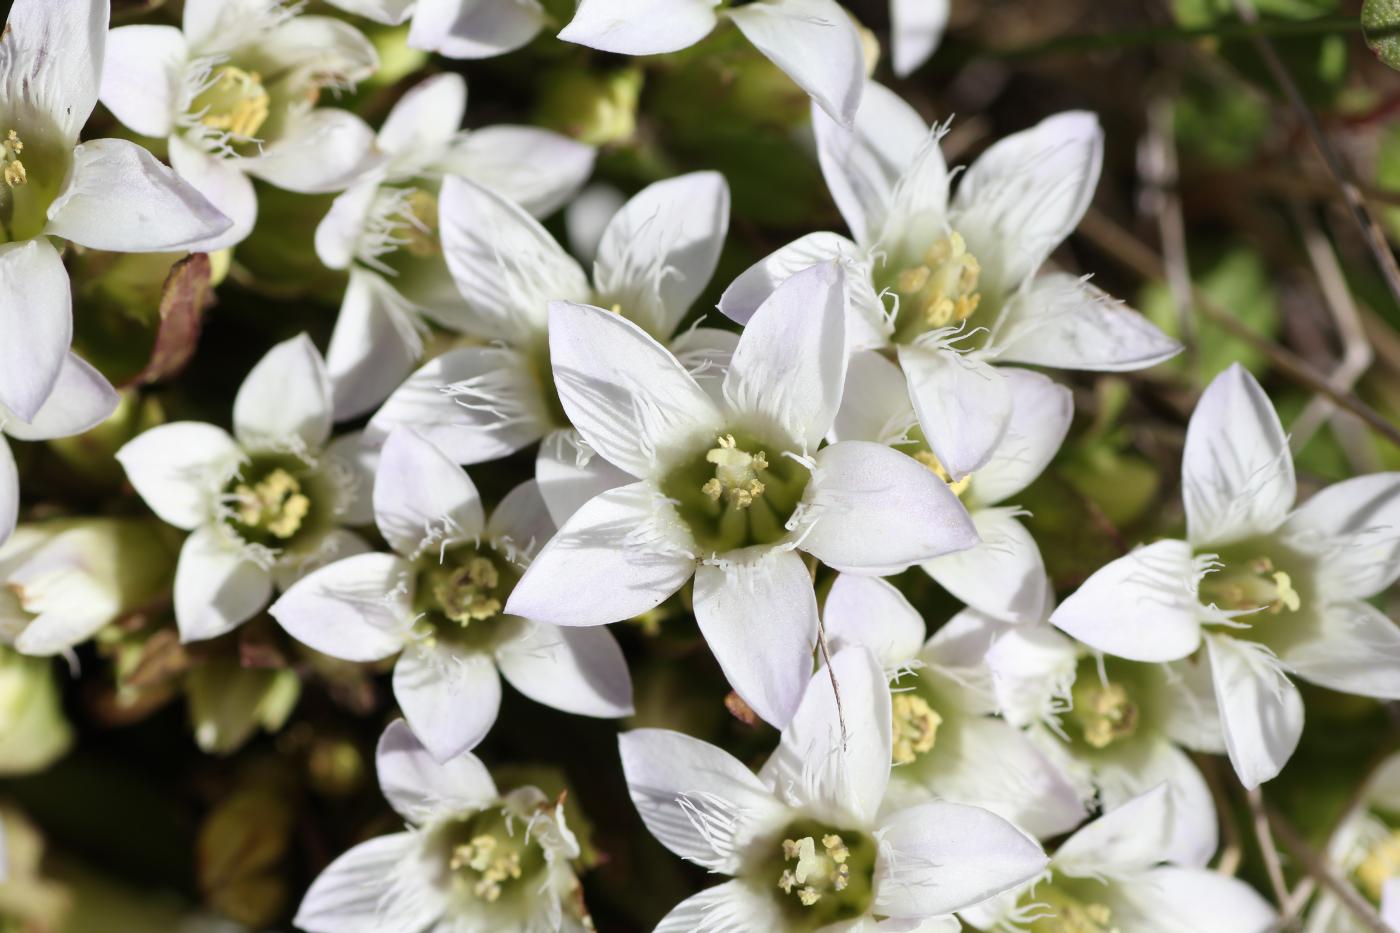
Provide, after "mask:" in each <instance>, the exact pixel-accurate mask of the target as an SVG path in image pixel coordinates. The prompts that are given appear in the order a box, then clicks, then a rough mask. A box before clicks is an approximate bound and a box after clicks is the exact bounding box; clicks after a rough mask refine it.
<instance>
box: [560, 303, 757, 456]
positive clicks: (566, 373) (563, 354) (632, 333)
mask: <svg viewBox="0 0 1400 933" xmlns="http://www.w3.org/2000/svg"><path fill="white" fill-rule="evenodd" d="M549 351H550V358H551V359H552V360H553V364H554V382H555V385H556V387H557V388H558V390H559V401H560V402H561V403H562V404H563V406H564V411H565V412H567V413H568V416H569V421H570V422H572V423H573V425H574V427H575V428H577V429H578V432H579V434H581V435H583V438H584V440H585V441H587V442H588V445H589V446H590V447H592V448H593V449H594V450H596V451H598V453H600V454H602V455H603V456H604V457H606V458H607V459H608V460H609V461H610V462H611V463H612V464H613V465H614V466H617V467H620V468H621V469H623V470H626V471H627V472H628V473H631V474H632V475H633V476H637V477H644V476H651V475H652V474H654V473H656V472H657V470H658V469H665V468H666V467H668V466H670V465H671V464H670V463H668V462H666V461H665V460H663V459H662V458H666V457H675V456H677V455H680V456H687V455H693V454H694V451H696V450H697V448H698V449H701V450H703V449H704V447H703V446H701V445H705V444H706V442H707V441H708V442H709V443H711V444H712V443H713V438H714V437H715V435H716V434H718V433H719V431H720V429H721V427H722V421H721V416H720V413H719V410H718V409H717V408H716V407H715V404H714V403H713V402H712V401H710V397H709V396H708V395H706V394H705V391H704V390H703V389H701V388H700V386H698V385H696V383H695V380H694V379H693V378H691V376H690V374H689V373H687V372H686V371H685V368H684V367H682V366H681V364H680V362H679V361H677V360H676V358H675V357H674V356H672V355H671V352H670V351H669V350H667V349H666V348H665V347H663V346H662V345H661V344H659V343H657V342H656V341H655V340H654V339H652V338H651V336H649V335H648V334H647V333H646V332H645V331H643V330H642V329H641V328H640V327H638V326H637V325H636V324H634V323H632V322H631V321H629V320H627V319H626V318H624V317H622V316H620V315H617V314H611V313H609V312H607V311H604V310H602V309H601V308H595V307H592V306H591V305H580V304H573V303H569V302H551V303H550V312H549ZM742 352H743V344H742V342H741V343H740V349H739V351H738V353H736V354H735V358H736V359H737V358H738V356H739V354H741V353H742ZM730 373H731V374H732V373H733V369H731V370H730Z"/></svg>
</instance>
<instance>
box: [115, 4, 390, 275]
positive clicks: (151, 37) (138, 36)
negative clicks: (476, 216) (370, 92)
mask: <svg viewBox="0 0 1400 933" xmlns="http://www.w3.org/2000/svg"><path fill="white" fill-rule="evenodd" d="M184 7H185V11H184V22H183V26H182V28H180V29H177V28H176V27H174V26H147V25H142V26H123V27H121V28H119V29H113V30H112V31H111V33H110V34H109V35H108V37H107V61H106V66H105V67H104V68H103V69H102V103H103V104H105V105H106V106H107V108H108V109H109V110H111V111H112V113H113V115H115V116H116V118H117V119H118V120H121V121H122V123H124V124H126V126H127V127H129V128H130V129H131V130H133V131H134V132H137V133H140V134H141V135H143V136H159V137H166V138H167V139H168V142H169V145H170V161H171V164H172V165H174V166H175V171H177V172H179V173H180V176H181V177H182V178H185V179H187V180H188V181H189V183H190V184H192V185H194V186H195V187H196V188H198V189H199V190H200V192H202V193H203V194H204V195H205V196H206V197H208V198H209V200H210V201H212V202H213V203H214V204H215V205H216V206H217V207H218V208H219V210H221V211H223V212H224V213H225V214H227V215H228V216H229V217H230V218H232V220H233V226H232V227H231V228H229V229H227V230H225V231H222V232H221V233H220V235H218V236H213V237H210V238H209V239H207V240H206V241H205V242H203V243H201V244H200V246H199V248H200V249H203V250H215V249H222V248H224V247H228V246H233V245H234V244H236V243H239V242H241V241H242V240H243V239H244V238H245V237H247V236H248V234H249V232H250V231H251V230H252V229H253V223H254V222H255V221H256V220H257V214H258V202H257V196H256V194H255V193H254V190H253V184H252V182H251V181H250V180H249V179H248V177H247V176H248V175H253V176H255V177H257V178H260V179H262V180H263V181H266V182H270V183H271V184H274V185H277V186H278V187H279V188H286V189H287V190H289V191H298V192H302V193H320V192H328V191H339V190H341V189H343V188H344V187H345V186H346V185H348V184H350V182H351V181H353V180H354V179H355V178H356V177H357V176H358V175H359V174H360V173H362V172H363V171H365V170H366V169H367V168H368V167H370V166H371V165H372V164H373V163H374V161H375V159H376V155H375V153H374V151H373V142H374V134H373V132H372V131H371V130H370V128H369V127H368V126H366V125H365V122H364V121H363V120H361V119H360V118H359V117H357V116H356V115H355V114H353V113H351V112H350V111H348V110H341V109H338V108H333V107H317V106H316V104H317V103H318V101H319V99H320V97H321V95H322V94H323V93H324V92H326V91H327V90H330V91H333V92H339V91H342V90H348V89H350V88H352V87H353V86H354V84H355V82H357V81H360V80H362V79H364V78H367V77H369V76H370V75H372V74H373V73H374V72H375V70H376V69H377V68H378V67H379V56H378V55H377V53H376V52H375V50H374V46H373V45H371V44H370V42H369V40H368V39H366V38H365V36H364V35H363V34H361V33H360V31H359V30H358V29H356V28H355V27H353V26H351V25H350V24H349V23H345V22H342V21H340V20H337V19H333V18H331V17H327V16H300V15H298V14H299V12H300V10H301V7H302V4H300V3H294V2H289V0H186V2H185V5H184Z"/></svg>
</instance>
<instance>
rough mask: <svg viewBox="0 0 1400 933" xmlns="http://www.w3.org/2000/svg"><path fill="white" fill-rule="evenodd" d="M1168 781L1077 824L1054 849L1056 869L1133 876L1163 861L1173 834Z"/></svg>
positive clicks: (1075, 874) (1082, 874) (1080, 873)
mask: <svg viewBox="0 0 1400 933" xmlns="http://www.w3.org/2000/svg"><path fill="white" fill-rule="evenodd" d="M1171 816H1172V809H1171V796H1170V794H1169V792H1168V789H1167V785H1165V784H1158V785H1157V786H1156V787H1154V788H1152V789H1151V790H1149V791H1147V792H1146V793H1143V794H1139V795H1138V796H1137V797H1134V798H1133V799H1132V800H1129V801H1128V802H1127V803H1125V804H1123V805H1122V806H1120V807H1117V808H1116V809H1113V810H1110V811H1108V812H1107V813H1105V814H1104V815H1103V816H1101V817H1099V818H1098V819H1096V820H1094V821H1093V822H1092V823H1089V824H1088V825H1086V826H1085V827H1084V828H1082V829H1080V830H1079V831H1078V832H1076V833H1075V834H1074V835H1073V836H1070V837H1069V838H1068V839H1066V840H1065V841H1064V842H1063V843H1062V844H1061V845H1060V848H1059V849H1057V850H1056V851H1055V870H1056V871H1059V872H1063V873H1064V874H1066V875H1070V876H1071V877H1075V878H1092V877H1108V878H1114V877H1131V876H1132V875H1133V874H1135V873H1137V872H1140V871H1143V870H1145V869H1148V868H1151V867H1152V866H1153V865H1156V864H1157V863H1159V862H1161V861H1162V858H1163V854H1164V852H1165V850H1166V847H1167V843H1168V841H1169V840H1170V838H1171V825H1172V824H1171Z"/></svg>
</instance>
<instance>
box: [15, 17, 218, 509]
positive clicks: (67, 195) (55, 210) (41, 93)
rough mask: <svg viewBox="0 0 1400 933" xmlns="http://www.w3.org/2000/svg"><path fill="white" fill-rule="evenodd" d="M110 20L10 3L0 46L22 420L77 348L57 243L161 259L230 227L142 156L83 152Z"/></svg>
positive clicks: (123, 144) (88, 148) (114, 142)
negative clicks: (81, 134)
mask: <svg viewBox="0 0 1400 933" xmlns="http://www.w3.org/2000/svg"><path fill="white" fill-rule="evenodd" d="M107 15H108V4H107V0H15V3H14V4H13V5H12V6H11V7H10V16H9V20H8V22H7V23H6V24H5V30H4V34H3V36H0V113H3V114H4V121H7V122H3V123H2V124H0V334H3V335H4V338H3V339H0V405H3V406H4V407H5V408H7V409H9V411H10V413H11V414H12V415H13V416H14V417H15V418H17V419H18V420H20V421H31V420H33V419H34V418H35V417H36V416H37V415H38V413H39V408H40V406H42V405H43V404H44V401H45V400H46V399H47V398H48V397H49V393H50V392H51V391H52V390H53V388H54V385H55V384H56V383H57V382H58V379H59V376H60V374H61V373H62V372H63V370H64V367H65V362H66V360H67V359H68V348H69V345H70V344H71V343H72V337H73V315H72V296H71V293H70V289H69V285H68V273H67V271H66V270H65V269H64V268H63V260H62V258H61V257H60V256H59V253H58V250H57V249H55V248H54V245H53V244H52V243H51V242H50V238H51V237H59V238H62V239H66V240H71V241H72V242H74V243H77V244H79V245H82V246H87V247H91V248H93V249H101V250H109V251H113V252H159V251H169V250H181V249H184V248H186V247H187V246H189V245H190V244H192V243H195V242H197V241H199V240H202V239H204V238H206V237H210V236H213V235H215V234H217V233H220V232H222V231H223V230H225V229H227V228H228V223H229V221H228V218H226V217H224V216H223V215H222V214H220V213H219V212H218V211H217V210H215V209H214V207H213V206H212V205H210V204H209V202H208V201H206V200H205V199H204V198H202V197H200V195H199V194H198V192H196V191H194V190H192V189H191V188H190V186H189V185H187V184H184V183H183V182H181V181H180V180H179V179H178V178H176V177H175V175H174V173H172V172H171V171H170V170H169V169H167V168H166V167H165V166H163V165H161V164H160V163H159V162H158V161H156V159H155V157H153V156H152V155H151V154H150V153H149V152H147V151H146V150H144V149H142V148H141V147H140V146H137V145H135V144H133V143H130V142H127V141H125V140H119V139H95V140H89V141H87V142H84V143H79V142H78V134H79V132H80V131H81V130H82V128H83V124H84V123H86V122H87V118H88V116H89V115H90V114H91V113H92V109H93V107H94V106H96V104H97V86H98V75H99V74H100V72H101V70H102V57H103V52H104V41H103V40H104V37H105V31H106V28H107ZM0 502H3V499H0Z"/></svg>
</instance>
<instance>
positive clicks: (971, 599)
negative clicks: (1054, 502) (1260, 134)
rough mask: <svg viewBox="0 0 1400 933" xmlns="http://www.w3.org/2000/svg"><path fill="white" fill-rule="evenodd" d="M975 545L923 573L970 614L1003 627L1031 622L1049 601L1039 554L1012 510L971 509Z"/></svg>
mask: <svg viewBox="0 0 1400 933" xmlns="http://www.w3.org/2000/svg"><path fill="white" fill-rule="evenodd" d="M971 514H972V525H973V527H974V528H976V529H977V536H978V537H979V538H981V541H980V542H978V543H977V544H975V545H973V546H972V547H970V548H968V549H967V550H965V551H957V552H954V553H952V554H947V555H945V556H943V557H936V558H934V559H933V560H931V561H925V562H924V563H923V564H922V565H921V566H922V567H923V568H924V572H925V573H927V574H928V575H929V576H930V577H933V579H935V580H937V581H938V583H939V585H940V586H942V587H943V588H944V589H945V590H947V591H948V592H949V593H952V594H953V595H954V596H956V597H957V598H958V599H959V600H961V601H962V602H964V603H967V605H969V606H971V607H972V608H973V609H978V610H981V611H982V612H985V613H987V614H988V615H990V616H992V617H993V618H996V619H1001V620H1003V621H1006V622H1035V621H1038V620H1039V619H1040V618H1042V616H1041V612H1042V610H1043V609H1044V606H1045V602H1046V600H1047V599H1048V598H1049V589H1048V583H1047V581H1046V579H1045V563H1044V561H1042V560H1041V559H1040V548H1039V547H1037V546H1036V543H1035V538H1033V537H1031V533H1030V532H1029V531H1027V530H1026V527H1025V526H1024V525H1022V524H1021V523H1020V522H1019V521H1017V520H1016V514H1017V513H1016V510H1015V509H974V510H973V511H972V513H971Z"/></svg>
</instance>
